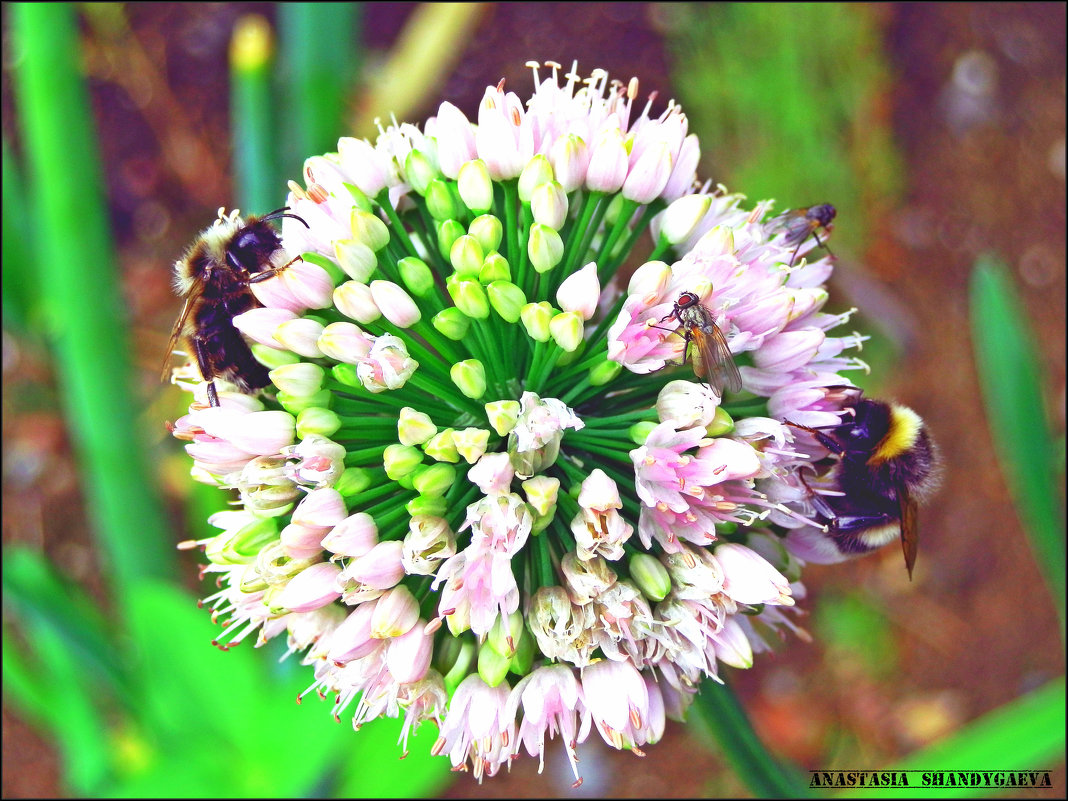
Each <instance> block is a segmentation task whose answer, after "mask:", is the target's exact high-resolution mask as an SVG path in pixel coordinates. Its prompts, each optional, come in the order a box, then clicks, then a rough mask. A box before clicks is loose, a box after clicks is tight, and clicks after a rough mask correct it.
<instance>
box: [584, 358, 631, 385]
mask: <svg viewBox="0 0 1068 801" xmlns="http://www.w3.org/2000/svg"><path fill="white" fill-rule="evenodd" d="M622 369H623V365H622V364H620V363H619V362H614V361H612V360H611V359H605V360H604V361H603V362H601V363H600V364H595V365H594V366H593V367H591V368H590V384H592V385H593V386H595V387H603V386H604V385H605V384H607V383H608V382H609V381H611V380H612V379H614V378H615V377H616V376H617V375H619V371H620V370H622Z"/></svg>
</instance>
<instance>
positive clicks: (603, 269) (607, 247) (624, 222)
mask: <svg viewBox="0 0 1068 801" xmlns="http://www.w3.org/2000/svg"><path fill="white" fill-rule="evenodd" d="M637 210H638V203H637V202H636V201H634V200H627V199H626V198H624V199H623V203H622V208H621V209H620V210H619V216H618V217H617V218H616V222H615V225H613V226H612V230H611V232H610V233H609V234H608V236H607V237H606V238H605V240H604V242H602V243H601V249H600V250H599V251H598V252H597V258H596V261H597V279H598V280H599V281H600V282H601V285H602V286H603V285H604V283H605V281H607V280H608V279H609V278H611V277H612V276H613V275H614V274H615V267H614V266H613V263H614V262H615V259H613V258H612V250H613V248H615V246H616V242H618V241H619V238H620V237H621V236H622V235H623V232H624V231H626V230H627V226H628V224H629V223H630V218H631V217H633V216H634V212H635V211H637Z"/></svg>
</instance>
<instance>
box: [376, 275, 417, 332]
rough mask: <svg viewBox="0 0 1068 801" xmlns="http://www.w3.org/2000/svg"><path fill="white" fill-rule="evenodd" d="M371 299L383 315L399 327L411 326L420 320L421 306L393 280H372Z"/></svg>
mask: <svg viewBox="0 0 1068 801" xmlns="http://www.w3.org/2000/svg"><path fill="white" fill-rule="evenodd" d="M370 289H371V299H372V300H373V301H374V303H375V306H377V307H378V309H379V311H381V312H382V316H383V317H385V318H386V319H387V320H389V321H390V322H391V323H393V325H395V326H397V327H398V328H410V327H411V326H413V325H415V324H416V323H417V322H419V319H420V317H421V315H420V313H419V307H418V306H416V305H415V301H413V300H412V299H411V298H410V297H409V296H408V293H407V292H405V291H404V290H403V289H401V288H400V287H399V286H397V285H396V284H394V283H393V282H392V281H372V282H371V285H370Z"/></svg>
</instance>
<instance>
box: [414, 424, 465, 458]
mask: <svg viewBox="0 0 1068 801" xmlns="http://www.w3.org/2000/svg"><path fill="white" fill-rule="evenodd" d="M455 433H456V430H455V429H452V428H446V429H445V430H443V431H439V432H438V433H437V434H435V435H434V436H432V437H431V438H430V439H429V440H428V441H427V443H426V445H424V446H423V452H424V453H425V454H426V455H427V456H429V457H430V458H431V459H433V460H434V461H437V462H452V463H453V464H456V463H457V462H458V461H460V452H459V451H458V450H456V443H454V442H453V441H452V436H453V434H455Z"/></svg>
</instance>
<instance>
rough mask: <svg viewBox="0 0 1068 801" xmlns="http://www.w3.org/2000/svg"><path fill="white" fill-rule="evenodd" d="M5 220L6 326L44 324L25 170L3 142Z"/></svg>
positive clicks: (0, 242)
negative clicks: (36, 279)
mask: <svg viewBox="0 0 1068 801" xmlns="http://www.w3.org/2000/svg"><path fill="white" fill-rule="evenodd" d="M3 172H4V177H3V192H4V195H3V203H4V213H3V215H0V220H2V221H3V239H2V240H0V244H2V246H3V263H4V282H3V304H4V305H3V308H4V327H5V328H9V329H12V330H16V331H25V330H26V329H28V328H29V329H32V328H34V327H35V326H38V325H40V309H39V308H38V306H39V299H40V293H39V292H38V291H37V282H36V281H35V280H34V272H33V259H32V254H33V250H34V241H35V238H36V235H35V232H34V225H33V215H32V214H31V213H30V204H29V202H28V200H27V198H26V193H25V189H24V186H23V182H22V175H21V171H20V170H19V167H18V165H17V164H16V162H15V158H14V156H13V155H12V153H11V150H10V148H8V145H7V138H6V137H5V138H4V141H3Z"/></svg>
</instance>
